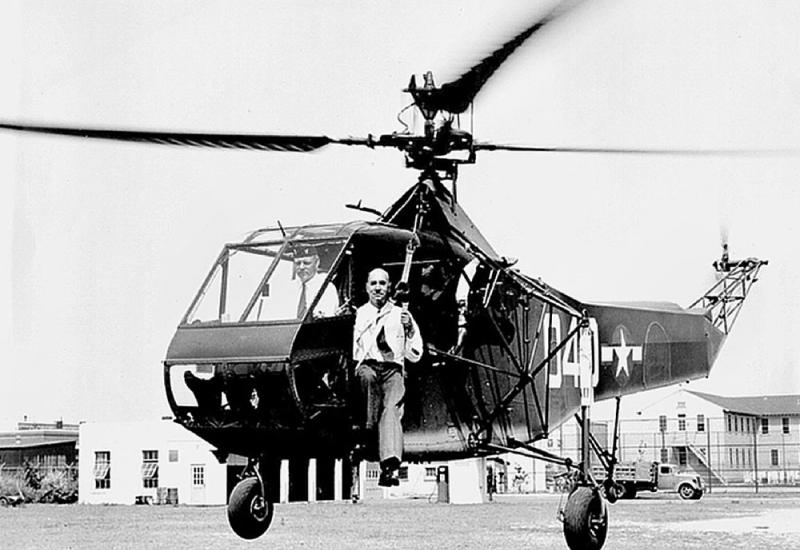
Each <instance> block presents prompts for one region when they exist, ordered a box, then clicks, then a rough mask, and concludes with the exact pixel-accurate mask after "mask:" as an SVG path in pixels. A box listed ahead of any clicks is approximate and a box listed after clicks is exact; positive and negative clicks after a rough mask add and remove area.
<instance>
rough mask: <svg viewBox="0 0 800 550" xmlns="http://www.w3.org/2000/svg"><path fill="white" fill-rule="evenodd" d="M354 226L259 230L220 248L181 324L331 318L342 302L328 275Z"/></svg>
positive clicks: (316, 226) (351, 224) (352, 224)
mask: <svg viewBox="0 0 800 550" xmlns="http://www.w3.org/2000/svg"><path fill="white" fill-rule="evenodd" d="M360 225H362V224H361V223H359V222H355V223H350V224H335V225H310V226H303V227H289V228H277V229H259V230H256V231H254V232H252V233H250V234H249V235H248V236H247V238H245V239H244V240H243V241H242V242H237V243H229V244H226V245H225V247H224V248H223V249H222V252H221V253H220V255H219V256H218V258H217V260H216V261H215V262H214V265H213V266H212V268H211V271H210V273H209V274H208V276H207V277H206V279H205V281H204V282H203V285H202V287H201V288H200V291H199V292H198V294H197V296H196V297H195V299H194V300H193V301H192V304H191V306H190V307H189V310H188V311H187V313H186V315H185V316H184V319H183V322H182V324H195V323H217V324H218V323H246V322H258V321H279V320H292V319H301V318H304V317H305V316H306V315H307V314H308V313H309V312H311V313H313V314H314V316H323V317H325V316H332V315H334V314H335V313H336V310H337V309H338V308H339V307H340V306H341V305H342V304H343V302H344V300H342V299H341V297H340V296H339V293H338V291H337V288H336V285H335V284H334V283H333V282H332V280H330V279H333V278H334V277H333V276H332V275H331V271H332V268H333V266H334V265H335V264H336V262H337V260H338V258H339V256H340V254H341V253H342V250H343V249H344V247H345V245H346V243H347V241H348V238H349V237H350V235H352V233H353V232H354V231H355V230H356V229H357V228H358V227H359V226H360Z"/></svg>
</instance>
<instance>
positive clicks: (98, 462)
mask: <svg viewBox="0 0 800 550" xmlns="http://www.w3.org/2000/svg"><path fill="white" fill-rule="evenodd" d="M94 488H95V489H111V451H96V452H95V453H94Z"/></svg>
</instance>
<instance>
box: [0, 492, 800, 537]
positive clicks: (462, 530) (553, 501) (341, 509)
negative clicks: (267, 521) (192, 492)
mask: <svg viewBox="0 0 800 550" xmlns="http://www.w3.org/2000/svg"><path fill="white" fill-rule="evenodd" d="M560 500H561V497H560V495H524V496H500V497H496V499H495V501H494V502H490V503H486V504H476V505H447V504H435V503H430V502H428V501H425V500H394V501H370V502H366V503H361V504H358V505H353V504H350V503H347V502H318V503H292V504H281V505H277V506H276V508H275V519H274V521H273V524H272V527H271V528H270V530H269V531H268V532H267V533H266V535H264V536H263V537H261V538H260V539H257V540H256V541H244V540H241V539H239V538H237V537H236V536H235V535H234V534H233V533H232V532H231V531H230V530H229V528H228V525H227V519H226V516H225V508H224V507H217V506H215V507H203V508H195V507H188V506H179V507H166V506H87V505H61V506H59V505H27V506H25V507H21V508H13V509H12V508H2V509H0V548H2V549H28V548H36V549H39V548H54V549H55V548H57V549H89V550H93V549H98V550H99V549H101V548H102V549H106V548H113V549H133V548H136V549H141V548H165V549H166V548H169V549H176V550H180V549H187V550H189V549H191V550H197V549H199V548H202V549H204V550H205V549H216V548H220V549H223V548H224V549H237V548H250V549H252V548H275V549H281V550H284V549H287V550H291V549H315V548H326V549H327V548H331V549H335V550H350V549H352V550H373V549H401V548H402V549H405V548H408V549H416V548H441V549H452V548H463V549H472V548H475V549H479V550H489V549H494V548H525V549H553V548H556V549H559V548H566V544H565V543H564V538H563V535H562V527H561V524H560V522H559V521H558V520H557V518H556V513H557V511H558V507H559V503H560ZM609 513H610V515H609V517H610V527H609V535H608V539H607V542H606V545H605V548H607V549H609V550H611V549H621V550H634V549H635V550H642V549H644V550H658V549H661V548H664V549H671V548H680V549H683V548H688V549H702V550H723V549H724V550H733V549H739V548H742V549H744V548H746V549H748V550H749V549H756V548H758V549H762V548H779V549H790V548H800V493H796V492H795V493H782V494H779V493H775V494H768V493H767V494H765V493H762V494H759V495H754V494H741V495H739V494H712V495H706V496H705V497H704V498H703V499H701V500H699V501H686V502H684V501H681V500H679V499H678V497H677V496H676V495H674V494H673V495H666V494H664V495H645V496H644V497H643V498H638V499H636V500H633V501H620V502H617V503H616V504H614V505H613V506H611V507H610V512H609Z"/></svg>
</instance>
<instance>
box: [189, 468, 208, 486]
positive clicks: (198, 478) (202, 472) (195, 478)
mask: <svg viewBox="0 0 800 550" xmlns="http://www.w3.org/2000/svg"><path fill="white" fill-rule="evenodd" d="M205 484H206V466H205V464H192V487H203V486H204V485H205Z"/></svg>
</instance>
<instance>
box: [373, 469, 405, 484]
mask: <svg viewBox="0 0 800 550" xmlns="http://www.w3.org/2000/svg"><path fill="white" fill-rule="evenodd" d="M378 485H380V486H381V487H396V486H397V485H400V480H399V479H398V478H397V475H395V474H394V473H393V472H391V471H387V470H384V471H383V472H381V475H380V477H379V478H378Z"/></svg>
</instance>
